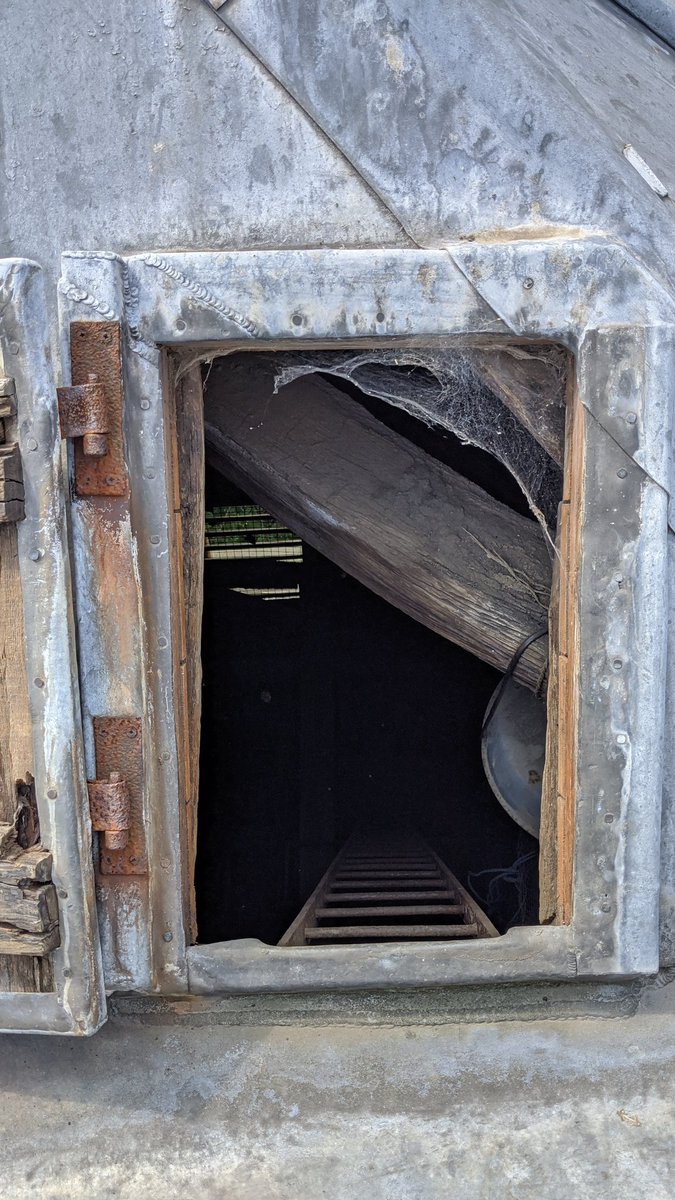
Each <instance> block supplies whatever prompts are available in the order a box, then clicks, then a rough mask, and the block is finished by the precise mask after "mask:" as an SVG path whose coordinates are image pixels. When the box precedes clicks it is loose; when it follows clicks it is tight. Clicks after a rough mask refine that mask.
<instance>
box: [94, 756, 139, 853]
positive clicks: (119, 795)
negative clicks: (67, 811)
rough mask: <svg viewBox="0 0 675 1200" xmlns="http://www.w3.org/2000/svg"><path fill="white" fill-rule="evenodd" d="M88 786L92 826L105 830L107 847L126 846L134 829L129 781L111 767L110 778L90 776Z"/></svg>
mask: <svg viewBox="0 0 675 1200" xmlns="http://www.w3.org/2000/svg"><path fill="white" fill-rule="evenodd" d="M87 788H88V789H89V812H90V813H91V826H92V829H94V830H95V831H96V833H102V834H103V845H104V847H105V849H106V850H124V847H125V846H126V844H127V842H128V841H129V830H130V829H131V793H130V792H129V784H128V783H127V781H126V779H122V776H121V775H120V773H119V771H111V772H110V775H109V777H108V779H90V780H89V782H88V783H87Z"/></svg>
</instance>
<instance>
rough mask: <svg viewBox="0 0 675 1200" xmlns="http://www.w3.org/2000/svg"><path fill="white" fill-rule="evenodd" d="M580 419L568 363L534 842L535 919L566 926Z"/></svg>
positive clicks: (581, 412)
mask: <svg viewBox="0 0 675 1200" xmlns="http://www.w3.org/2000/svg"><path fill="white" fill-rule="evenodd" d="M585 420H586V413H585V410H584V407H583V405H582V403H581V400H580V398H579V395H578V391H577V388H576V385H575V380H574V370H573V369H571V370H570V373H569V379H568V386H567V411H566V429H565V468H564V477H563V498H562V501H561V504H560V508H559V512H558V536H557V540H556V558H555V562H554V569H553V581H552V586H551V606H550V609H549V676H548V695H547V730H546V761H545V766H544V778H543V785H542V801H541V825H540V842H539V920H540V922H541V923H542V924H543V925H548V924H556V925H568V924H569V923H570V921H571V919H572V897H573V890H574V888H573V883H574V878H573V869H574V840H575V837H574V828H575V822H574V818H575V809H576V795H575V793H576V759H577V736H578V712H579V702H578V700H579V697H578V692H579V684H578V655H579V602H578V588H579V571H580V565H581V553H582V527H583V479H584V469H583V468H584V453H585Z"/></svg>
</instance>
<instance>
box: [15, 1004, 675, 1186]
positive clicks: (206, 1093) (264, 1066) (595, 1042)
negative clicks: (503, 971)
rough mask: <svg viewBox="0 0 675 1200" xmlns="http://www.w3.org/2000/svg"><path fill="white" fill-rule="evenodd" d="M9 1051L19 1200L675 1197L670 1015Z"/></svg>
mask: <svg viewBox="0 0 675 1200" xmlns="http://www.w3.org/2000/svg"><path fill="white" fill-rule="evenodd" d="M167 1020H168V1019H167V1018H166V1017H162V1018H159V1017H158V1018H155V1019H153V1018H152V1016H150V1017H145V1018H141V1019H139V1018H137V1017H136V1018H129V1016H128V1015H125V1016H124V1017H120V1016H117V1017H115V1018H113V1020H112V1021H111V1023H110V1024H109V1025H107V1026H106V1027H105V1028H104V1029H103V1030H102V1031H101V1032H100V1033H99V1034H98V1035H96V1036H95V1037H94V1038H92V1039H90V1040H86V1041H76V1040H70V1039H57V1038H54V1039H51V1038H36V1037H13V1036H6V1037H5V1038H3V1039H2V1043H1V1045H0V1088H1V1089H2V1092H3V1095H4V1104H3V1106H2V1112H1V1113H0V1137H1V1139H2V1142H1V1144H2V1167H1V1168H0V1186H1V1188H2V1192H3V1194H5V1195H7V1196H12V1197H14V1198H15V1200H23V1197H28V1196H39V1197H40V1200H62V1198H63V1200H65V1198H66V1197H68V1198H69V1200H76V1198H77V1197H80V1196H87V1197H90V1198H91V1197H96V1198H104V1197H105V1198H108V1197H111V1198H112V1197H115V1198H116V1200H130V1198H133V1200H144V1198H145V1197H153V1200H155V1198H157V1197H161V1198H162V1200H171V1198H173V1197H181V1198H186V1197H192V1196H199V1197H205V1198H211V1197H214V1198H215V1197H219V1198H220V1197H223V1198H225V1197H227V1200H287V1198H288V1200H305V1198H306V1200H318V1198H319V1197H329V1198H330V1200H343V1198H345V1200H346V1198H348V1197H349V1198H351V1197H363V1198H364V1200H366V1198H367V1200H413V1198H418V1197H419V1198H422V1200H432V1198H433V1200H435V1198H436V1197H439V1198H440V1197H443V1198H445V1197H453V1198H456V1200H493V1198H494V1200H497V1198H499V1200H530V1198H531V1200H542V1198H550V1200H562V1198H563V1197H574V1198H575V1200H610V1198H611V1200H614V1198H615V1197H621V1198H622V1200H637V1198H638V1197H640V1198H641V1197H649V1200H671V1197H672V1196H673V1194H674V1193H675V1169H674V1167H673V1161H672V1157H673V1156H672V1135H673V1128H674V1123H673V1092H674V1088H675V1085H674V1078H675V1074H674V1066H675V1062H674V1060H675V1028H674V1025H673V1020H672V1017H670V1016H668V1015H664V1014H661V1013H648V1014H644V1015H640V1016H637V1017H635V1018H633V1019H632V1020H629V1021H625V1020H602V1019H594V1020H586V1021H574V1022H571V1021H558V1020H553V1021H548V1022H542V1023H534V1022H532V1023H527V1024H516V1023H502V1024H482V1025H447V1024H446V1025H435V1026H406V1027H400V1028H387V1027H382V1026H379V1027H370V1028H369V1027H364V1026H357V1027H353V1026H345V1025H332V1026H322V1027H316V1026H303V1027H299V1026H286V1027H279V1026H257V1027H254V1026H251V1025H249V1026H246V1027H244V1026H239V1027H236V1026H231V1025H223V1024H208V1023H207V1024H202V1023H195V1022H192V1021H190V1020H188V1021H187V1022H185V1023H180V1022H179V1023H176V1022H175V1021H172V1020H168V1023H165V1022H167Z"/></svg>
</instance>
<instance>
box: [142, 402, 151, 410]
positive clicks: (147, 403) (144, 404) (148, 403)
mask: <svg viewBox="0 0 675 1200" xmlns="http://www.w3.org/2000/svg"><path fill="white" fill-rule="evenodd" d="M149 407H150V401H149V400H141V408H142V409H148V408H149Z"/></svg>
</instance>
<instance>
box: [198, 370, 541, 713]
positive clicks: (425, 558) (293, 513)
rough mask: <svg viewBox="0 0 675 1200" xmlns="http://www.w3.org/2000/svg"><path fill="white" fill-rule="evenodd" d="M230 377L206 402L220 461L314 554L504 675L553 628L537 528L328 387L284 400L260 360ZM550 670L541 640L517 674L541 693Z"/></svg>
mask: <svg viewBox="0 0 675 1200" xmlns="http://www.w3.org/2000/svg"><path fill="white" fill-rule="evenodd" d="M222 379H223V383H222V385H221V386H217V385H214V383H212V385H211V388H210V392H209V394H208V396H207V401H206V409H205V434H206V443H207V455H208V457H209V461H212V462H213V463H214V465H216V466H217V467H218V468H219V469H221V470H222V471H223V472H224V473H226V474H227V475H228V476H229V477H230V478H231V479H232V480H233V481H234V482H235V483H236V484H238V485H239V486H241V487H242V488H244V489H245V490H246V491H247V492H248V493H249V494H250V495H251V496H252V497H253V498H254V499H255V500H256V501H257V502H258V503H260V504H263V505H264V506H265V507H266V508H268V509H269V510H270V511H271V512H272V513H274V515H275V516H277V517H278V518H279V519H281V520H283V521H285V522H286V523H287V524H288V525H289V526H290V528H291V529H293V530H294V532H296V533H297V534H298V535H300V536H301V537H303V538H304V539H305V540H306V541H307V542H308V543H309V544H310V545H312V546H314V547H315V549H317V550H319V551H320V552H321V553H322V554H325V555H326V556H327V557H328V558H331V559H332V560H333V561H334V562H336V563H337V564H338V565H339V566H340V567H342V569H343V570H345V571H347V572H349V574H350V575H353V576H354V578H356V579H358V580H359V581H360V582H361V583H364V584H365V585H366V586H367V587H369V588H371V590H372V591H374V592H376V593H377V594H378V595H380V596H383V597H384V599H386V600H388V601H389V602H390V603H391V604H393V605H395V606H396V607H398V608H400V609H402V610H403V611H404V612H406V613H408V615H409V616H411V617H413V618H414V619H415V620H417V621H419V622H421V624H423V625H426V626H428V627H429V628H430V629H433V630H434V631H435V632H436V633H438V634H440V635H441V636H442V637H445V638H448V640H450V641H453V642H455V643H456V644H458V645H460V646H462V647H463V648H464V649H466V650H468V651H469V652H470V653H472V654H474V655H476V657H478V658H480V659H482V660H483V661H485V662H488V663H490V664H491V665H492V666H494V667H496V668H497V669H498V670H501V671H503V670H505V668H506V667H507V665H508V664H509V662H510V660H511V658H512V656H513V654H514V652H515V650H516V649H517V648H518V647H519V645H520V644H521V643H522V642H523V640H524V639H525V638H527V637H528V636H529V635H530V634H532V633H534V632H536V631H538V630H540V629H541V628H542V626H544V627H545V626H546V621H547V610H548V603H549V594H550V577H551V566H550V557H549V553H548V550H547V548H546V545H545V542H544V538H543V536H542V534H541V531H540V529H539V527H538V525H537V524H536V523H535V522H534V521H529V520H528V519H527V518H525V517H522V516H520V515H518V514H516V513H514V512H513V511H512V510H510V509H509V508H507V507H506V506H505V505H503V504H500V503H498V502H497V501H496V500H493V499H492V498H491V497H490V496H488V495H487V494H486V493H485V492H484V491H482V490H481V488H479V487H477V486H476V485H475V484H473V483H471V482H469V481H468V480H467V479H465V478H464V477H463V476H461V475H459V474H458V473H457V472H455V471H453V470H451V469H450V468H449V467H446V466H445V465H443V464H442V463H440V462H438V461H437V460H436V459H433V458H432V457H431V456H430V455H428V454H425V453H424V452H423V451H422V450H419V449H418V448H417V447H415V446H414V445H412V444H411V443H410V442H409V441H408V440H407V439H406V438H403V437H401V436H399V435H398V434H396V433H394V432H392V431H391V430H389V429H387V428H386V427H385V426H384V425H383V424H382V423H381V422H378V421H376V420H375V418H374V417H372V416H371V415H370V414H369V413H368V412H367V411H366V410H365V409H364V408H363V407H362V406H361V405H359V404H358V403H357V402H356V401H354V400H352V399H350V398H349V397H347V396H346V395H345V394H344V393H342V392H340V391H339V390H338V389H337V388H335V387H333V386H332V385H330V384H329V383H326V382H324V381H323V380H321V379H317V378H316V377H312V378H306V379H301V380H298V381H296V382H295V383H292V384H289V385H288V386H286V387H284V388H283V389H282V390H281V392H280V393H279V395H274V393H273V376H272V373H271V369H270V367H269V366H267V365H261V364H259V362H256V361H255V360H254V361H253V362H252V363H251V364H250V365H249V364H245V365H244V366H241V365H236V366H235V365H234V364H233V365H232V367H231V368H229V369H228V370H227V372H226V373H224V374H223V376H222ZM546 661H547V648H546V641H545V639H541V640H539V641H538V642H536V643H535V644H534V645H533V646H531V647H530V649H529V650H528V651H527V652H526V654H524V655H523V657H522V658H521V660H520V662H519V663H518V666H517V667H516V670H515V677H516V678H517V679H519V680H520V681H521V682H522V683H524V684H526V685H527V686H528V687H530V688H531V689H533V690H536V689H537V688H538V687H539V686H540V684H541V682H542V679H543V677H544V674H545V669H546Z"/></svg>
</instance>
